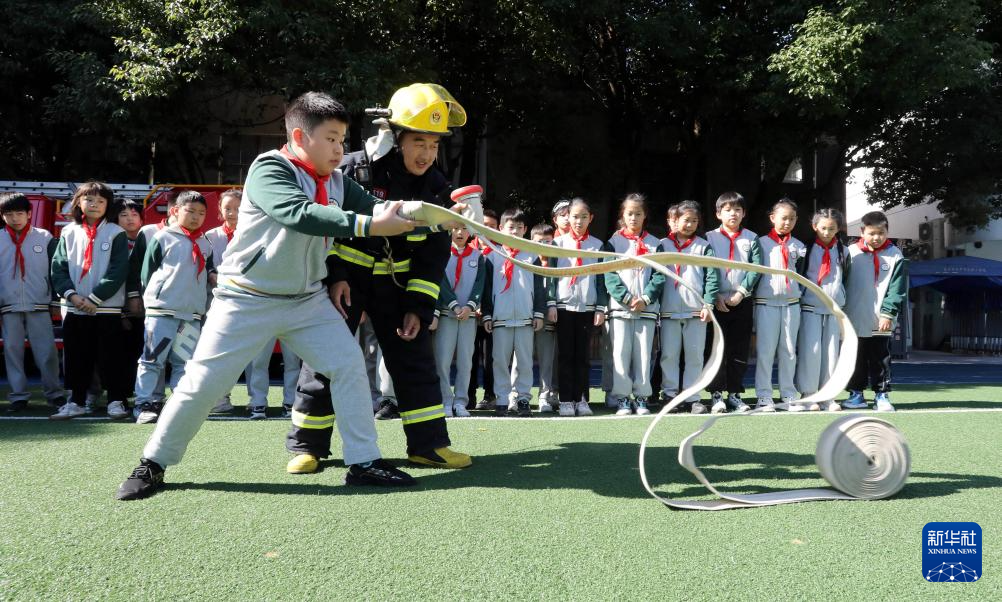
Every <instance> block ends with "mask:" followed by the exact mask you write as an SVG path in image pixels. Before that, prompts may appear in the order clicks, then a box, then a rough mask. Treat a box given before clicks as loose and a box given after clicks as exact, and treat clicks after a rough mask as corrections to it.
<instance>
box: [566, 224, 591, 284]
mask: <svg viewBox="0 0 1002 602" xmlns="http://www.w3.org/2000/svg"><path fill="white" fill-rule="evenodd" d="M567 235H568V236H570V237H571V240H573V241H574V245H575V247H574V248H576V249H577V250H579V251H580V250H581V241H583V240H584V239H586V238H588V231H587V230H585V233H584V234H582V235H581V238H578V237H577V236H575V234H574V231H573V230H568V231H567ZM582 265H584V262H583V261H581V258H580V257H575V258H574V259H572V260H571V267H581V266H582ZM577 281H578V277H577V276H571V286H574V284H575V283H576V282H577Z"/></svg>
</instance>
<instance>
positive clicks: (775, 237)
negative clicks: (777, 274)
mask: <svg viewBox="0 0 1002 602" xmlns="http://www.w3.org/2000/svg"><path fill="white" fill-rule="evenodd" d="M769 238H771V239H772V242H774V243H776V244H777V245H779V249H780V252H781V253H782V254H783V269H784V270H788V269H790V249H788V248H787V246H786V243H788V242H790V235H789V234H787V235H786V238H783V237H781V236H780V235H779V232H776V229H775V228H773V229H772V230H770V231H769ZM786 290H790V279H789V278H787V279H786Z"/></svg>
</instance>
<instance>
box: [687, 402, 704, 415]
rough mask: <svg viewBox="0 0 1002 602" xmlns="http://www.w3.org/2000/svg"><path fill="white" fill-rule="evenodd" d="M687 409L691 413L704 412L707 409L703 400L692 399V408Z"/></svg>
mask: <svg viewBox="0 0 1002 602" xmlns="http://www.w3.org/2000/svg"><path fill="white" fill-rule="evenodd" d="M689 411H690V412H692V413H693V414H705V413H706V412H707V411H708V410H707V409H706V406H705V405H703V402H701V401H694V402H692V409H691V410H689Z"/></svg>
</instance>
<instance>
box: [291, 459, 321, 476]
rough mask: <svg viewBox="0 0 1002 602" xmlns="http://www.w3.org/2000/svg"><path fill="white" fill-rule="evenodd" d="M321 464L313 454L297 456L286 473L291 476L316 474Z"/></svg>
mask: <svg viewBox="0 0 1002 602" xmlns="http://www.w3.org/2000/svg"><path fill="white" fill-rule="evenodd" d="M319 466H320V463H319V462H317V457H316V456H314V455H313V454H299V455H298V456H295V457H294V458H292V459H291V460H289V463H288V464H287V465H286V466H285V471H286V472H288V473H289V474H309V473H311V472H316V471H317V468H318V467H319Z"/></svg>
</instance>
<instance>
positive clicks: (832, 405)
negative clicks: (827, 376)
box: [821, 399, 842, 412]
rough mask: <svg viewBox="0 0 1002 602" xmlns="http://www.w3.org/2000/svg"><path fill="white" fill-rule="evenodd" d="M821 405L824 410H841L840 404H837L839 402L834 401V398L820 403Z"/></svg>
mask: <svg viewBox="0 0 1002 602" xmlns="http://www.w3.org/2000/svg"><path fill="white" fill-rule="evenodd" d="M821 406H822V407H821V409H823V410H824V411H826V412H841V411H842V406H841V405H839V402H837V401H835V400H834V399H833V400H831V401H826V402H824V403H823V404H821Z"/></svg>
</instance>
